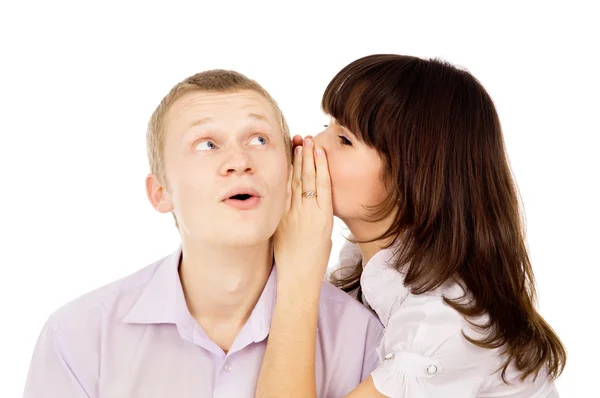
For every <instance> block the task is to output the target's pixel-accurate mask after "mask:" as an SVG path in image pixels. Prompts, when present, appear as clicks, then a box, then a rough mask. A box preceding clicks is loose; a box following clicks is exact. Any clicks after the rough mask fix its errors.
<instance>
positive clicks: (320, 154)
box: [315, 148, 323, 156]
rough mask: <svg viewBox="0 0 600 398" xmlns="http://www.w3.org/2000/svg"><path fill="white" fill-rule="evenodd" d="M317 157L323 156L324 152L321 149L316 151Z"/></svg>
mask: <svg viewBox="0 0 600 398" xmlns="http://www.w3.org/2000/svg"><path fill="white" fill-rule="evenodd" d="M315 152H316V154H317V156H323V150H322V149H321V148H317V150H316V151H315Z"/></svg>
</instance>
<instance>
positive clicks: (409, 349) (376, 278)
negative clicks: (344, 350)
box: [339, 242, 558, 398]
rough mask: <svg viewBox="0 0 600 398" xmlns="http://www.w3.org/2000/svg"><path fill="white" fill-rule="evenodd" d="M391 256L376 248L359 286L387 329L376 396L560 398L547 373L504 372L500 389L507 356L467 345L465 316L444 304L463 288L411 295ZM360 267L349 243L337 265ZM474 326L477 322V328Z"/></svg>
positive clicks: (474, 334)
mask: <svg viewBox="0 0 600 398" xmlns="http://www.w3.org/2000/svg"><path fill="white" fill-rule="evenodd" d="M392 257H393V250H392V249H385V250H381V251H380V252H378V253H377V254H375V256H373V258H371V260H369V262H368V263H367V264H366V265H365V266H364V270H363V274H362V277H361V287H362V291H363V299H364V301H365V302H366V303H367V304H368V305H369V306H370V307H371V308H372V309H373V310H374V311H375V312H376V313H377V315H378V316H379V318H380V320H381V322H382V323H383V325H384V326H385V334H384V336H383V340H382V341H381V344H380V346H379V347H378V354H379V359H380V362H381V363H380V365H379V367H378V368H377V369H375V370H374V371H373V372H372V373H371V376H372V378H373V382H374V384H375V387H376V388H377V390H378V391H379V392H381V393H382V394H384V395H387V396H388V397H393V398H396V397H398V398H404V397H410V398H418V397H427V398H438V397H439V398H442V397H443V398H455V397H456V398H459V397H460V398H467V397H476V398H479V397H482V398H483V397H486V398H491V397H503V398H557V397H558V392H557V391H556V389H555V387H554V383H553V382H552V381H550V380H549V379H548V376H547V374H546V373H544V372H540V373H539V375H538V377H537V378H536V379H535V380H534V378H533V376H531V377H528V378H527V379H526V380H525V381H520V380H519V376H520V373H519V371H518V370H517V369H516V368H515V367H514V366H509V367H508V369H507V372H506V379H507V381H508V382H509V384H508V385H507V384H505V383H504V382H503V380H502V377H501V371H498V372H496V370H497V369H498V368H500V367H501V365H502V364H503V363H504V360H505V359H506V357H505V356H504V355H503V354H502V352H501V351H502V347H501V348H498V349H486V348H480V347H477V346H475V345H474V344H472V343H470V342H468V341H467V340H466V339H465V338H464V336H463V333H462V332H463V331H464V332H465V334H467V335H468V336H469V337H472V338H476V339H481V337H483V335H481V334H478V332H476V331H474V330H473V328H472V326H470V324H469V323H468V322H467V321H466V320H465V318H464V317H463V316H462V315H461V314H460V313H458V312H457V311H455V310H454V309H453V308H452V307H450V306H448V305H447V304H445V303H444V301H443V297H448V298H458V297H461V296H462V293H463V291H462V289H461V288H460V287H459V286H458V285H457V284H449V285H445V286H444V287H441V288H438V289H436V290H434V291H431V292H428V293H425V294H421V295H414V294H411V293H410V292H409V291H408V289H406V288H405V287H404V283H403V282H404V278H403V276H402V274H401V273H399V272H398V271H396V270H394V269H391V268H389V267H388V266H387V263H388V262H389V261H390V260H392ZM357 261H360V251H359V249H358V246H357V245H356V244H353V243H350V242H346V243H345V244H344V246H343V247H342V250H341V252H340V261H339V266H340V267H349V266H352V265H354V264H356V262H357ZM478 321H479V320H476V322H478Z"/></svg>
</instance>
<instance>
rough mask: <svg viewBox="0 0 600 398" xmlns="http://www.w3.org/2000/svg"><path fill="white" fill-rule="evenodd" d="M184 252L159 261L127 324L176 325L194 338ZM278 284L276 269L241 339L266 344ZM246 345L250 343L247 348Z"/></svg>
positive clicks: (178, 251)
mask: <svg viewBox="0 0 600 398" xmlns="http://www.w3.org/2000/svg"><path fill="white" fill-rule="evenodd" d="M181 250H182V249H181V246H180V247H179V248H178V249H177V250H176V251H175V252H174V253H172V254H171V255H169V256H168V257H165V258H164V259H162V260H161V261H160V264H159V265H158V267H157V268H156V271H155V272H154V275H152V277H151V279H150V281H149V282H148V283H147V284H146V286H145V288H144V289H143V291H142V293H141V294H140V297H139V298H138V299H137V301H136V303H135V304H134V305H133V307H132V308H131V310H130V311H129V312H128V313H127V315H125V317H124V318H123V321H124V322H125V323H138V324H161V323H171V324H176V325H177V326H178V328H179V329H180V330H181V331H182V333H184V334H186V335H188V336H189V337H190V338H191V335H192V333H193V331H194V329H195V328H196V327H197V323H196V322H195V320H193V318H192V317H191V315H190V313H189V311H188V309H187V304H186V302H185V297H184V295H183V288H182V286H181V280H180V278H179V262H180V259H181ZM276 280H277V272H276V270H275V266H273V268H272V269H271V273H270V275H269V278H268V279H267V283H266V284H265V287H264V288H263V291H262V293H261V295H260V297H259V299H258V301H257V303H256V305H255V307H254V309H253V310H252V313H251V315H250V318H249V319H248V321H247V322H246V325H245V326H244V327H243V329H242V331H241V332H240V335H242V334H248V337H249V338H250V339H251V340H252V341H254V342H259V341H262V340H264V339H265V338H266V337H267V336H268V334H269V330H270V328H271V318H272V315H273V310H274V308H275V298H276V292H277V287H276ZM240 337H241V336H240ZM243 340H247V339H242V341H240V344H244V342H243ZM247 344H249V342H248V341H246V342H245V344H244V345H247ZM233 348H234V347H232V349H233Z"/></svg>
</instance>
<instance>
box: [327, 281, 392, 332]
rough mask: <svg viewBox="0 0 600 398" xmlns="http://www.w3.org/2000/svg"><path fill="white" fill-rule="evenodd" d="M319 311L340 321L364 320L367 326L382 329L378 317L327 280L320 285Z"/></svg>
mask: <svg viewBox="0 0 600 398" xmlns="http://www.w3.org/2000/svg"><path fill="white" fill-rule="evenodd" d="M319 309H320V312H321V313H322V314H323V315H325V316H328V317H332V318H335V319H338V320H339V321H340V322H341V321H345V320H348V321H351V322H354V321H357V322H366V324H367V326H368V327H370V328H375V329H381V330H382V329H383V326H382V325H381V322H380V321H379V318H378V317H377V316H376V315H375V314H374V313H373V312H372V311H371V310H369V309H368V308H367V307H365V306H364V305H363V304H362V303H360V302H359V301H358V300H356V299H355V298H354V297H352V296H350V295H349V294H348V293H346V292H344V291H343V290H341V289H339V288H337V287H335V286H333V285H332V284H330V283H329V282H325V281H324V282H323V283H322V285H321V298H320V302H319Z"/></svg>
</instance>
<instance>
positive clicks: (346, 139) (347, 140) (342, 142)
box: [338, 135, 352, 146]
mask: <svg viewBox="0 0 600 398" xmlns="http://www.w3.org/2000/svg"><path fill="white" fill-rule="evenodd" d="M338 137H340V144H342V145H348V146H352V141H350V140H349V139H348V138H346V137H344V136H343V135H338Z"/></svg>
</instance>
